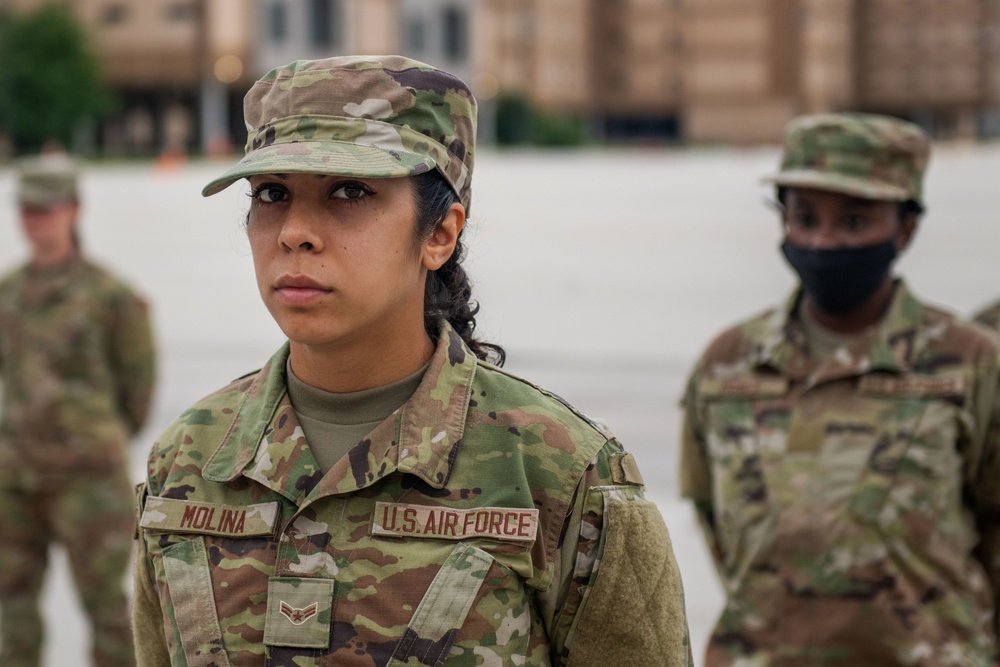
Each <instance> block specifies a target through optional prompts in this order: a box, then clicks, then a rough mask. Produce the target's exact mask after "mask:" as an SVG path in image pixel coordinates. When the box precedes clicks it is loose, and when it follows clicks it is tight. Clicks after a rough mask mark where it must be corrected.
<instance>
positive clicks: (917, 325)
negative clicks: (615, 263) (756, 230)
mask: <svg viewBox="0 0 1000 667" xmlns="http://www.w3.org/2000/svg"><path fill="white" fill-rule="evenodd" d="M928 155H929V145H928V142H927V138H926V137H925V136H924V134H923V132H922V131H921V130H920V129H919V128H918V127H916V126H914V125H912V124H910V123H906V122H903V121H900V120H896V119H893V118H887V117H882V116H874V115H859V114H833V115H821V116H807V117H802V118H799V119H796V120H794V121H793V122H792V123H791V124H790V126H789V128H788V134H787V139H786V145H785V155H784V159H783V162H782V167H781V171H780V173H779V174H778V175H777V176H775V177H774V178H773V179H772V180H773V182H774V183H776V184H777V186H778V197H779V200H780V201H781V204H782V213H783V225H784V229H785V234H786V238H785V242H784V245H783V246H782V249H783V251H784V254H785V256H786V257H787V259H788V261H789V263H790V264H791V265H792V267H793V268H794V269H795V271H796V272H797V273H798V275H799V277H800V282H801V287H800V288H799V289H797V290H796V291H795V293H794V294H792V296H791V298H790V299H789V300H788V301H787V302H786V303H785V305H784V306H782V307H779V308H777V309H775V310H771V311H768V312H766V313H764V314H762V315H760V316H758V317H755V318H753V319H751V320H749V321H747V322H744V323H742V324H740V325H738V326H736V327H733V328H731V329H729V330H728V331H726V332H724V333H722V334H721V335H720V336H718V337H717V338H716V339H715V340H714V341H713V342H712V343H711V344H710V345H709V347H708V349H707V351H706V352H705V353H704V355H703V356H702V358H701V360H700V361H699V362H698V364H697V366H696V368H695V370H694V373H693V375H692V377H691V380H690V384H689V386H688V391H687V396H686V400H685V424H684V433H683V450H682V471H681V475H682V486H683V492H684V493H685V494H686V495H687V496H688V497H690V498H691V499H692V500H694V503H695V506H696V507H697V509H698V513H699V515H700V518H701V520H702V524H703V527H704V528H705V533H706V536H707V538H708V542H709V544H710V546H711V548H712V551H713V553H714V556H715V559H716V564H717V566H718V571H719V574H720V576H721V578H722V581H723V584H724V586H725V589H726V593H727V598H728V599H727V602H726V607H725V610H724V612H723V614H722V616H721V618H720V619H719V622H718V624H717V626H716V628H715V631H714V633H713V634H712V637H711V639H710V643H709V647H708V654H707V662H706V664H707V665H708V666H709V667H717V666H722V665H741V666H749V665H754V666H755V667H764V666H769V665H782V666H789V667H795V666H799V665H801V666H803V667H805V666H809V667H814V666H833V665H838V666H839V665H879V666H892V665H898V666H900V667H902V666H904V665H905V666H922V667H930V666H939V665H963V666H966V667H987V666H990V667H995V665H996V664H997V662H996V660H997V642H996V627H997V624H996V618H995V609H996V600H997V595H998V591H1000V456H998V454H1000V410H998V407H997V400H998V394H997V386H998V381H1000V368H998V363H997V359H998V346H997V343H996V342H995V341H994V339H993V338H991V337H990V336H989V335H988V334H986V333H985V332H983V331H982V330H980V329H979V328H978V327H975V326H973V325H969V324H964V323H962V322H960V321H959V320H957V319H956V318H954V317H953V316H951V315H949V314H947V313H945V312H944V311H942V310H939V309H937V308H935V307H932V306H929V305H926V304H924V303H923V302H921V301H920V300H919V299H917V297H916V296H914V295H913V293H912V292H911V291H910V290H909V288H908V287H907V286H906V285H905V284H904V283H903V281H902V280H899V279H893V277H892V276H891V273H890V266H891V264H892V261H893V259H894V258H895V256H896V254H897V253H898V252H900V251H902V250H903V249H904V248H905V247H906V246H907V245H908V243H909V242H910V240H911V238H912V236H913V233H914V230H915V228H916V224H917V217H918V215H919V213H920V211H921V210H922V206H921V186H922V178H923V172H924V169H925V166H926V162H927V158H928Z"/></svg>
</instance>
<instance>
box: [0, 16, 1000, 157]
mask: <svg viewBox="0 0 1000 667" xmlns="http://www.w3.org/2000/svg"><path fill="white" fill-rule="evenodd" d="M46 1H51V0H0V9H13V10H25V9H31V8H34V7H37V6H39V5H41V4H42V3H43V2H46ZM61 2H62V3H63V4H65V5H66V6H68V7H70V8H72V9H73V10H74V11H75V12H76V13H77V15H78V16H79V17H80V18H81V19H82V20H83V22H84V24H85V25H86V27H87V28H88V29H89V31H90V33H91V35H92V36H93V41H94V44H95V46H96V49H97V52H98V54H99V56H100V58H101V60H102V63H103V69H104V75H105V78H106V80H107V82H108V84H109V85H110V87H111V88H112V89H113V91H114V92H115V93H116V96H117V98H118V100H119V102H120V105H119V109H118V111H116V113H115V114H114V115H113V116H111V117H110V118H107V119H105V120H104V121H103V122H102V124H101V126H100V127H98V128H96V129H95V135H96V138H97V141H98V143H99V144H100V146H101V148H102V149H103V150H104V151H105V152H111V153H125V154H144V153H155V152H160V151H162V150H164V149H172V150H174V149H175V150H178V151H189V150H202V149H203V150H210V151H211V150H227V149H231V148H235V149H238V148H239V146H240V145H241V144H242V142H243V141H244V140H245V137H246V130H245V128H244V127H243V120H242V98H243V95H244V94H245V92H246V90H247V88H248V87H249V86H250V85H251V84H252V82H253V81H254V80H256V79H257V78H258V77H259V76H260V75H262V74H263V73H264V72H266V71H268V70H269V69H271V68H273V67H275V66H279V65H283V64H286V63H288V62H290V61H292V60H295V59H300V58H321V57H325V56H330V55H337V54H346V53H402V54H404V55H407V56H410V57H413V58H416V59H418V60H423V61H425V62H429V63H431V64H433V65H436V66H439V67H442V68H444V69H447V70H449V71H451V72H453V73H455V74H456V75H458V76H460V77H461V78H463V79H464V80H466V81H468V82H470V83H471V85H472V88H473V90H474V92H475V93H476V95H477V97H478V98H479V100H480V109H481V115H480V128H481V139H483V140H485V141H486V142H488V141H489V140H490V138H491V129H492V126H493V118H494V117H493V114H494V112H495V108H494V102H495V100H496V99H497V98H498V96H499V95H503V94H511V95H515V96H521V97H523V99H525V100H527V101H528V102H530V104H531V105H532V106H533V107H535V108H536V109H538V110H541V111H543V112H550V113H566V114H573V115H575V116H578V117H581V118H584V119H585V120H587V121H588V127H589V128H590V130H591V132H592V134H593V135H594V136H595V137H596V138H599V139H608V140H611V141H635V140H644V139H653V140H658V141H662V140H683V141H687V142H737V143H755V142H761V141H767V142H770V141H777V140H779V139H780V136H781V132H782V128H783V127H784V125H785V123H786V122H787V121H788V120H789V119H790V118H791V117H793V116H795V115H797V114H800V113H807V112H822V111H840V110H860V111H875V112H882V113H889V114H894V115H898V116H902V117H906V118H910V119H912V120H915V121H917V122H919V123H920V124H922V125H923V126H925V127H927V128H928V129H930V130H931V131H932V133H934V134H935V135H937V136H975V135H980V136H981V135H990V136H995V135H1000V0H947V1H945V0H61Z"/></svg>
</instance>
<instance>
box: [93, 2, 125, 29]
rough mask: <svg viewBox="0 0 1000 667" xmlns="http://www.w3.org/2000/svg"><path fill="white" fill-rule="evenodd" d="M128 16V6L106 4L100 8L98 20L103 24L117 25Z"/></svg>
mask: <svg viewBox="0 0 1000 667" xmlns="http://www.w3.org/2000/svg"><path fill="white" fill-rule="evenodd" d="M127 17H128V8H127V7H125V5H108V6H106V7H105V8H104V9H102V10H101V18H100V21H101V23H103V24H104V25H118V24H120V23H124V22H125V19H126V18H127Z"/></svg>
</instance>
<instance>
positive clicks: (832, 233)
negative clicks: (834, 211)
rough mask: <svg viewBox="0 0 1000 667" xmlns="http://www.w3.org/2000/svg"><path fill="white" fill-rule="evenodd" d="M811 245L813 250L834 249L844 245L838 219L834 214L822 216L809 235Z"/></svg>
mask: <svg viewBox="0 0 1000 667" xmlns="http://www.w3.org/2000/svg"><path fill="white" fill-rule="evenodd" d="M809 247H810V248H812V249H813V250H833V249H835V248H840V247H843V239H841V238H840V233H839V229H838V227H837V221H836V220H835V219H834V218H833V217H832V216H827V215H824V216H821V217H820V219H819V224H817V225H816V227H815V228H814V229H813V231H812V234H810V235H809Z"/></svg>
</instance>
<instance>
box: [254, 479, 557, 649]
mask: <svg viewBox="0 0 1000 667" xmlns="http://www.w3.org/2000/svg"><path fill="white" fill-rule="evenodd" d="M385 498H386V500H385V501H375V502H373V499H372V498H366V497H362V496H360V495H357V494H354V495H349V496H344V497H329V498H324V499H322V500H321V501H319V502H318V503H317V504H316V505H315V506H314V507H309V508H307V509H306V510H305V511H304V512H303V513H302V514H300V515H299V516H297V517H296V518H295V519H293V520H292V521H291V522H290V523H289V524H288V525H287V526H286V527H285V529H284V532H283V535H282V537H281V540H280V546H279V556H278V560H277V564H276V568H275V571H274V572H273V574H274V575H275V576H273V577H271V580H270V582H269V583H270V593H269V596H268V602H267V604H268V614H267V621H266V624H267V625H266V628H265V633H264V636H265V645H266V654H267V659H268V664H274V665H285V664H298V662H297V661H301V662H302V663H303V664H312V663H311V662H310V660H313V659H317V658H318V657H319V656H323V658H324V660H326V661H328V662H329V663H330V664H337V665H344V666H345V667H346V666H349V665H378V666H380V667H381V666H382V665H403V664H405V665H417V664H419V665H428V666H432V665H444V664H482V663H485V664H491V663H495V664H516V661H517V659H518V658H522V659H523V658H524V656H525V655H527V654H528V652H529V651H528V647H529V642H530V641H531V640H532V638H534V637H535V635H534V634H533V633H535V632H536V631H539V632H540V624H537V623H534V624H533V623H532V620H533V619H535V618H537V617H536V615H535V614H534V613H533V611H534V610H533V607H532V599H531V597H530V596H529V595H528V593H527V589H526V584H525V580H527V579H528V578H530V576H531V575H532V573H533V567H532V560H531V547H532V545H533V544H534V541H535V538H536V533H537V522H538V510H537V509H534V508H525V509H518V508H504V507H478V508H474V509H458V508H453V507H448V506H437V505H432V504H430V503H427V502H426V501H424V500H423V499H422V498H421V500H422V502H420V503H402V502H397V501H396V499H398V498H399V496H395V495H387V496H385ZM329 517H339V518H340V520H337V521H330V520H329ZM319 577H323V579H318V578H319ZM317 580H319V581H322V582H325V583H326V584H327V585H331V586H332V604H331V605H329V607H325V606H324V604H323V603H322V601H321V600H322V599H325V600H330V599H331V595H330V594H329V593H324V594H323V595H316V594H312V593H310V594H309V595H305V596H304V597H301V598H294V597H292V596H291V594H292V592H293V590H295V589H299V588H301V587H303V586H314V585H315V582H316V581H317ZM306 592H307V593H309V591H306ZM286 594H287V595H286ZM282 596H284V597H282ZM324 596H325V598H324ZM317 601H320V604H319V605H318V606H317V607H316V608H315V610H314V609H313V603H315V602H317ZM282 602H285V603H286V605H285V606H286V611H287V612H288V613H290V614H291V618H290V617H289V614H283V613H282V608H281V603H282ZM327 609H328V613H327ZM296 614H298V615H299V616H296ZM299 617H301V618H302V619H303V620H304V622H303V624H302V625H301V626H298V627H293V625H292V623H290V621H295V620H297V619H298V618H299ZM313 621H316V623H315V624H313ZM310 624H313V625H314V626H315V627H313V628H312V630H315V632H312V631H311V630H310V629H309V626H310ZM320 626H322V627H320ZM525 664H534V663H533V662H530V661H529V662H527V663H525Z"/></svg>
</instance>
